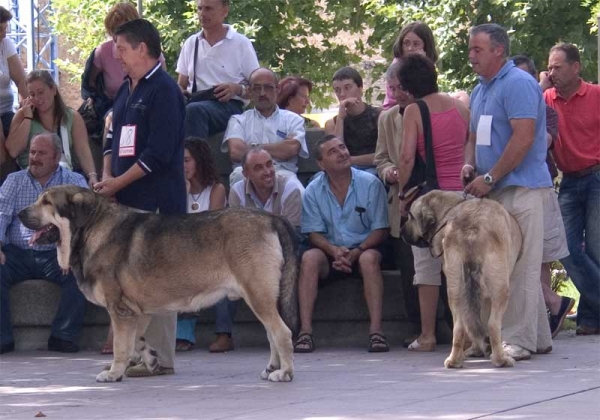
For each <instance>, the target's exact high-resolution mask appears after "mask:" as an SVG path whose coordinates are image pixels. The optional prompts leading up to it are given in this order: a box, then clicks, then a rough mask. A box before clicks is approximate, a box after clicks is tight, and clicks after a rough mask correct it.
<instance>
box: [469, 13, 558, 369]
mask: <svg viewBox="0 0 600 420" xmlns="http://www.w3.org/2000/svg"><path fill="white" fill-rule="evenodd" d="M509 54H510V43H509V39H508V34H507V33H506V31H505V30H504V29H503V28H502V27H501V26H499V25H496V24H491V23H490V24H483V25H479V26H476V27H475V28H473V29H472V30H471V33H470V38H469V61H470V62H471V65H472V66H473V70H474V71H475V72H476V73H477V74H478V75H479V76H480V83H479V85H477V87H476V88H475V90H473V93H472V95H471V134H470V137H469V141H468V143H467V146H466V149H465V165H464V166H463V169H462V174H461V176H462V180H463V184H465V185H466V188H465V192H466V193H468V194H473V195H475V196H476V197H484V196H488V197H489V198H492V199H494V200H496V201H499V202H500V203H501V204H502V205H504V207H506V209H507V210H508V211H509V212H510V213H511V214H512V215H513V217H514V218H515V219H516V221H517V222H518V223H519V226H520V228H521V232H522V234H523V245H522V248H521V257H520V258H519V260H518V261H517V263H516V265H515V268H514V270H513V272H512V274H511V291H510V292H511V293H510V299H509V303H508V307H507V309H506V312H505V314H504V319H503V322H502V339H503V341H504V350H505V351H506V353H507V354H508V356H510V357H512V358H514V359H515V360H525V359H529V358H530V357H531V353H548V352H549V351H551V350H552V338H551V336H550V326H549V324H548V318H547V316H546V306H545V304H544V298H543V295H542V288H541V284H540V267H541V263H542V249H543V234H544V225H543V221H544V208H543V197H544V192H545V191H544V190H545V189H546V188H549V187H551V186H552V180H551V179H550V173H549V172H548V168H547V166H546V147H547V140H546V107H545V103H544V100H543V99H542V92H541V89H540V88H539V86H538V84H537V82H536V81H535V80H534V79H533V78H532V77H531V76H530V75H529V74H528V73H526V72H524V71H523V70H521V69H519V68H517V67H515V65H514V63H513V62H512V61H511V60H508V56H509ZM476 175H478V176H476ZM467 184H468V185H467ZM475 252H476V251H475Z"/></svg>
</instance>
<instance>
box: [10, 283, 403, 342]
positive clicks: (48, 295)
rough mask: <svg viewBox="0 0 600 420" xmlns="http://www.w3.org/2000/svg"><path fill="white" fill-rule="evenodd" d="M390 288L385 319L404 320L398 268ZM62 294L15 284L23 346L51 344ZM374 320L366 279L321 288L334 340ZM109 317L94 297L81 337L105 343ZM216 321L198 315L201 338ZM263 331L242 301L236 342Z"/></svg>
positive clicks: (320, 319) (347, 338) (13, 302)
mask: <svg viewBox="0 0 600 420" xmlns="http://www.w3.org/2000/svg"><path fill="white" fill-rule="evenodd" d="M384 290H385V295H384V305H383V319H384V321H387V322H391V323H392V324H402V323H403V322H404V320H405V319H406V314H405V312H404V304H403V302H404V300H403V295H402V288H401V285H400V275H399V272H398V271H384ZM59 297H60V288H59V287H58V286H57V285H55V284H53V283H50V282H48V281H44V280H28V281H25V282H23V283H20V284H18V285H16V286H14V287H13V288H12V290H11V299H10V307H11V316H12V323H13V331H14V334H15V340H16V343H17V348H20V349H34V348H38V347H44V346H45V342H46V340H47V338H48V334H49V331H50V325H51V324H52V320H53V319H54V315H55V314H56V308H57V307H58V300H59ZM368 320H369V317H368V312H367V306H366V303H365V299H364V295H363V287H362V281H361V280H360V279H357V278H351V277H349V278H347V279H343V280H339V281H336V282H331V283H326V284H325V285H324V287H322V288H320V289H319V295H318V297H317V303H316V306H315V312H314V321H315V331H316V332H318V331H319V329H321V330H322V335H324V336H326V337H328V340H330V341H329V343H330V344H331V343H336V342H340V343H344V342H352V340H353V338H352V334H350V335H348V334H347V333H346V332H345V330H340V328H342V326H343V325H351V326H352V325H355V326H359V325H367V326H368ZM109 322H110V321H109V317H108V314H107V312H106V310H105V309H104V308H101V307H99V306H96V305H94V304H92V303H90V302H88V303H87V308H86V314H85V321H84V327H83V331H82V337H81V340H80V342H81V345H82V347H83V348H92V349H96V348H99V347H100V345H101V343H102V342H103V341H104V339H105V337H106V331H107V328H108V324H109ZM213 324H214V311H213V310H212V309H205V310H202V311H201V312H200V314H199V318H198V335H199V337H200V336H201V335H203V334H207V335H212V334H213V331H214V327H213ZM359 329H360V328H359ZM363 329H364V328H363ZM400 329H401V330H402V328H400ZM257 331H264V329H263V328H262V326H261V325H260V323H259V322H258V321H257V319H256V317H255V316H254V314H253V313H252V312H251V311H250V309H249V308H248V306H247V305H246V304H245V303H244V302H242V303H241V304H240V307H239V310H238V313H237V316H236V322H235V330H234V334H235V335H236V342H237V343H238V344H240V345H244V346H245V345H257V344H259V343H261V342H265V343H266V338H264V337H263V338H260V337H262V335H261V334H260V333H258V332H257ZM367 331H368V328H367ZM364 334H365V333H361V334H360V339H361V341H364V337H363V335H364ZM319 335H321V334H319Z"/></svg>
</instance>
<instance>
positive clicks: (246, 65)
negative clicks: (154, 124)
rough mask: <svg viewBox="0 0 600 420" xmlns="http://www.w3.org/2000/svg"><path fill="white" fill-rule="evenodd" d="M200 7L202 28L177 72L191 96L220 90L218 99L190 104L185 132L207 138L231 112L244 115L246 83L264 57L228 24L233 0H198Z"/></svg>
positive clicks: (182, 56)
mask: <svg viewBox="0 0 600 420" xmlns="http://www.w3.org/2000/svg"><path fill="white" fill-rule="evenodd" d="M197 6H198V20H199V22H200V25H201V26H202V30H201V31H200V32H199V33H196V34H194V35H192V36H191V37H189V38H188V39H186V41H185V42H184V44H183V47H182V49H181V53H180V55H179V60H178V61H177V69H176V71H177V73H178V74H179V77H178V79H177V83H178V84H179V86H180V87H181V90H182V91H183V93H184V95H186V96H188V97H189V96H191V94H192V92H199V91H204V90H208V89H212V88H214V98H213V99H210V98H207V99H206V100H202V101H198V102H190V103H189V104H188V105H187V107H186V123H185V135H186V136H194V137H200V138H204V139H207V138H208V137H210V136H211V135H213V134H215V133H220V132H222V131H225V128H226V127H227V121H228V120H229V117H230V116H232V115H234V114H241V113H242V110H243V107H244V105H245V104H247V101H246V100H245V99H244V98H245V97H246V96H247V95H246V84H247V83H246V81H247V80H248V79H249V78H250V73H252V71H253V70H255V69H257V68H258V59H257V57H256V52H255V51H254V47H253V46H252V43H251V42H250V40H249V39H248V38H246V37H245V36H243V35H240V34H238V33H237V32H236V31H235V30H234V29H233V28H232V27H231V26H229V25H225V24H223V22H224V21H225V18H226V17H227V14H228V13H229V0H197ZM194 57H196V58H194Z"/></svg>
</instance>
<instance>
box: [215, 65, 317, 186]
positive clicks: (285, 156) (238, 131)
mask: <svg viewBox="0 0 600 420" xmlns="http://www.w3.org/2000/svg"><path fill="white" fill-rule="evenodd" d="M277 85H278V79H277V76H276V75H275V73H273V71H272V70H270V69H266V68H259V69H257V70H255V71H254V72H252V74H251V75H250V97H251V99H252V103H253V104H254V109H250V110H248V111H246V112H244V113H243V114H241V115H234V116H232V117H231V119H230V120H229V123H228V125H227V131H226V132H225V136H224V137H223V144H222V145H221V151H223V152H228V153H229V157H230V159H231V161H232V162H233V166H234V168H233V172H232V174H231V176H230V178H229V181H230V185H233V184H235V183H236V182H237V181H239V180H241V179H242V166H241V164H240V162H241V160H242V156H244V154H245V153H246V152H247V151H248V150H249V149H250V148H251V147H253V146H257V145H261V146H262V147H263V148H264V150H266V151H267V152H269V154H270V155H271V156H272V157H273V162H274V165H275V170H276V171H277V173H281V174H283V175H286V176H294V177H295V174H296V172H297V171H298V167H297V162H298V156H301V157H303V158H307V157H308V149H307V147H306V139H305V136H306V132H305V130H304V119H303V118H302V117H300V116H299V115H297V114H296V113H294V112H291V111H287V110H285V109H279V107H278V106H277V103H276V101H277Z"/></svg>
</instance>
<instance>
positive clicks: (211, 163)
mask: <svg viewBox="0 0 600 420" xmlns="http://www.w3.org/2000/svg"><path fill="white" fill-rule="evenodd" d="M184 147H185V148H186V149H187V150H188V152H190V155H192V158H194V160H195V161H196V175H195V177H196V179H197V180H198V181H200V184H201V185H202V187H207V186H209V185H214V184H217V183H219V182H220V178H219V173H218V172H217V165H216V164H215V159H214V158H213V155H212V151H211V150H210V146H209V145H208V142H207V141H206V140H204V139H201V138H199V137H187V138H186V139H185V144H184Z"/></svg>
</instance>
